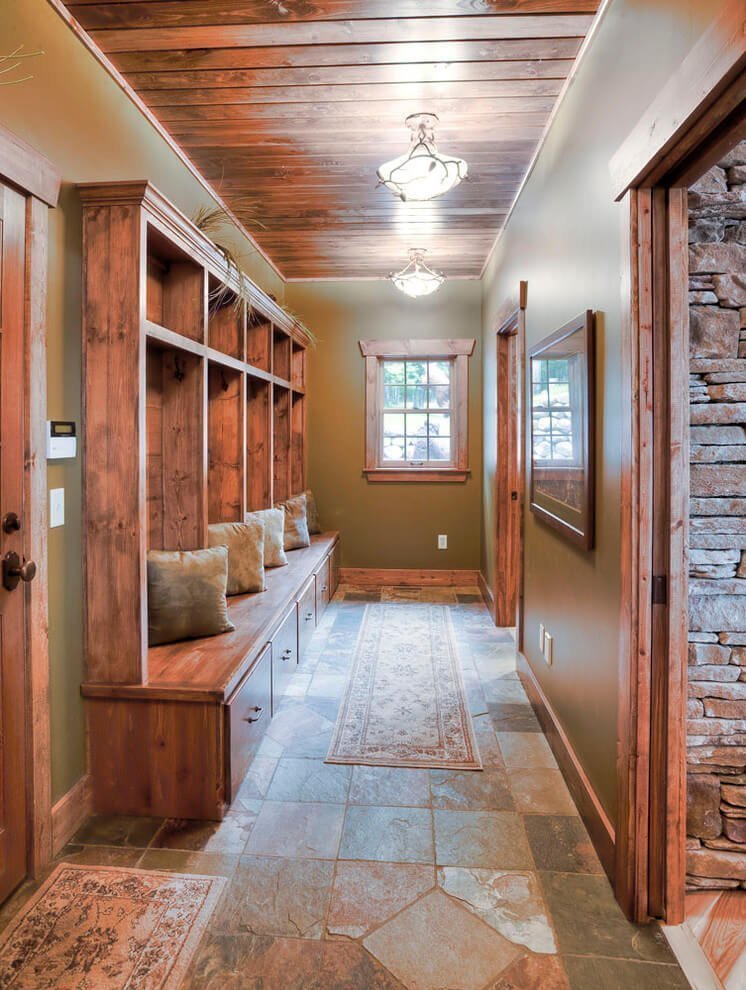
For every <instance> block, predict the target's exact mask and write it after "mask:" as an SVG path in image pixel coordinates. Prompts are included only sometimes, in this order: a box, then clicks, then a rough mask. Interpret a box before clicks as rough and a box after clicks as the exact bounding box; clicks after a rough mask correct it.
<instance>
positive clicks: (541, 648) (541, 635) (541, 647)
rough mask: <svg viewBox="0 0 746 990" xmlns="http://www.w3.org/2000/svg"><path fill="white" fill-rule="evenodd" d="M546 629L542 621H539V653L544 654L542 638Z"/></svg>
mask: <svg viewBox="0 0 746 990" xmlns="http://www.w3.org/2000/svg"><path fill="white" fill-rule="evenodd" d="M546 634H547V631H546V629H545V628H544V623H543V622H540V623H539V653H541V655H542V656H544V639H545V637H546Z"/></svg>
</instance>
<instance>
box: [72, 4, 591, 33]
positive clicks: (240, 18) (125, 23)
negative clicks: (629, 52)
mask: <svg viewBox="0 0 746 990" xmlns="http://www.w3.org/2000/svg"><path fill="white" fill-rule="evenodd" d="M596 7H597V0H471V2H470V4H469V6H468V7H467V8H464V5H463V3H462V2H461V0H325V2H324V3H323V4H321V3H304V4H298V6H297V8H296V9H295V10H294V9H293V7H292V5H291V4H287V5H285V6H284V8H283V7H281V6H280V4H270V3H267V0H182V2H181V3H175V2H173V0H165V2H164V0H160V2H155V0H150V2H147V0H124V2H123V0H116V2H114V3H101V2H98V0H76V2H75V3H71V4H68V9H69V11H70V13H71V14H72V15H73V16H74V17H76V18H77V20H78V21H79V22H80V23H81V24H82V26H83V27H84V28H86V29H87V30H92V29H93V30H95V29H99V28H147V27H158V28H164V27H205V26H209V25H214V24H263V23H266V22H268V21H270V22H276V23H281V24H288V23H292V22H294V21H295V22H308V21H317V20H318V21H330V20H335V21H339V20H342V21H346V20H358V19H360V18H368V19H370V18H391V17H449V16H454V15H458V16H471V17H473V16H481V15H486V14H487V15H489V14H506V15H515V14H593V13H595V11H596Z"/></svg>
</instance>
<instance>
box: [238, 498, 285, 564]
mask: <svg viewBox="0 0 746 990" xmlns="http://www.w3.org/2000/svg"><path fill="white" fill-rule="evenodd" d="M250 519H260V520H261V521H262V522H263V523H264V566H265V567H283V566H284V565H285V564H287V562H288V559H287V557H286V556H285V550H284V542H285V513H284V512H283V511H282V509H259V510H258V511H257V512H247V513H246V522H249V520H250Z"/></svg>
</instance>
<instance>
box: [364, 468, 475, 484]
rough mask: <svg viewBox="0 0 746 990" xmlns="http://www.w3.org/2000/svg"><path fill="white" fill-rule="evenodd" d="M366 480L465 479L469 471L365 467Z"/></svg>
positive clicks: (428, 480)
mask: <svg viewBox="0 0 746 990" xmlns="http://www.w3.org/2000/svg"><path fill="white" fill-rule="evenodd" d="M363 474H364V475H365V477H366V478H367V479H368V481H420V482H422V481H425V482H432V481H450V482H454V481H455V482H459V481H466V480H467V478H468V477H469V475H470V474H471V471H465V470H463V469H461V468H365V469H364V471H363Z"/></svg>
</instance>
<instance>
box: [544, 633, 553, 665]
mask: <svg viewBox="0 0 746 990" xmlns="http://www.w3.org/2000/svg"><path fill="white" fill-rule="evenodd" d="M553 653H554V636H552V635H551V634H550V633H544V659H545V660H546V662H547V666H548V667H551V666H552V658H553Z"/></svg>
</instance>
